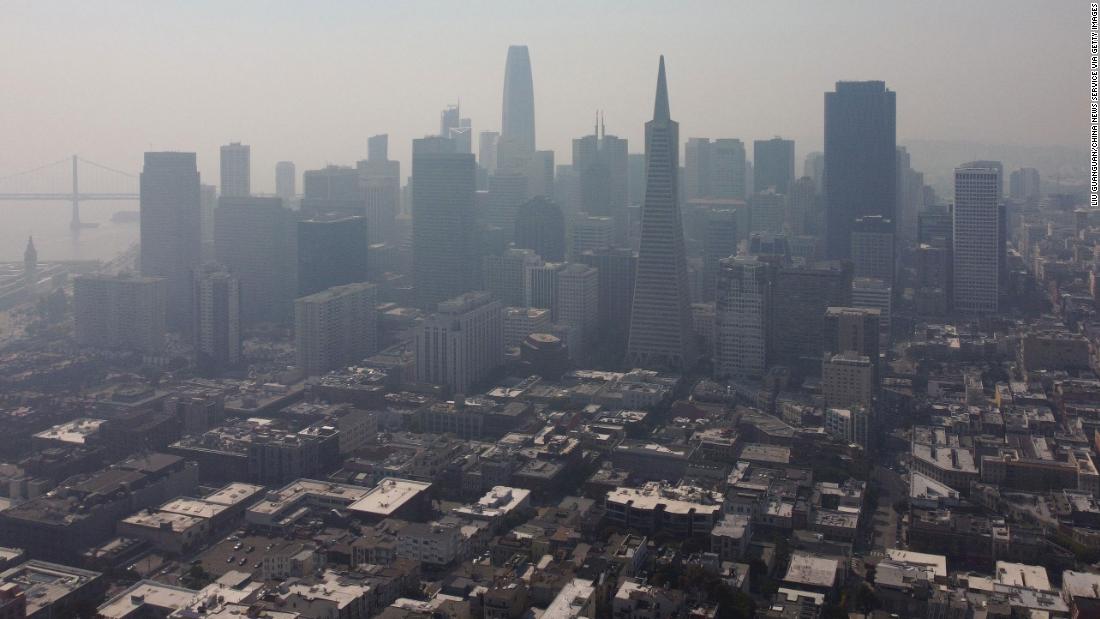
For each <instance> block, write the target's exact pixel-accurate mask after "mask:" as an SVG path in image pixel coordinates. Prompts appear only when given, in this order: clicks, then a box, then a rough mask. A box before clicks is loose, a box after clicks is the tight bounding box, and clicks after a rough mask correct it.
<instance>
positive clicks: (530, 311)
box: [502, 307, 551, 348]
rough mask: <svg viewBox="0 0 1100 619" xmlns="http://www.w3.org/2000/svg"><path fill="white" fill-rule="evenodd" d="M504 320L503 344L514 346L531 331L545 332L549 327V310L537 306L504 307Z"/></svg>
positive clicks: (520, 342)
mask: <svg viewBox="0 0 1100 619" xmlns="http://www.w3.org/2000/svg"><path fill="white" fill-rule="evenodd" d="M502 318H503V321H504V346H505V348H515V347H516V346H519V345H520V344H522V343H523V341H524V340H525V339H527V336H528V335H531V334H532V333H547V332H548V331H549V330H550V328H551V320H550V310H548V309H542V308H538V307H506V308H504V312H503V315H502Z"/></svg>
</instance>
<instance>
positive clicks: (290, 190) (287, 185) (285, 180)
mask: <svg viewBox="0 0 1100 619" xmlns="http://www.w3.org/2000/svg"><path fill="white" fill-rule="evenodd" d="M275 195H277V196H279V197H280V198H282V199H283V202H286V203H287V204H289V203H290V201H291V200H293V199H294V197H295V196H297V195H298V170H297V168H295V167H294V162H293V161H280V162H279V163H276V164H275Z"/></svg>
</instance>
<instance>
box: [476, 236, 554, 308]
mask: <svg viewBox="0 0 1100 619" xmlns="http://www.w3.org/2000/svg"><path fill="white" fill-rule="evenodd" d="M483 260H484V265H483V267H482V276H483V278H484V282H485V283H484V285H483V286H482V288H483V289H485V290H488V291H489V292H491V293H492V294H493V296H494V297H496V298H497V299H498V300H499V301H500V302H501V303H502V304H503V305H504V306H505V307H519V306H524V305H526V304H527V269H528V268H530V267H537V266H541V265H542V259H541V258H539V256H538V254H536V253H535V252H534V251H532V250H530V249H515V248H512V249H509V250H507V251H505V252H504V253H503V254H490V255H488V256H485V257H484V258H483Z"/></svg>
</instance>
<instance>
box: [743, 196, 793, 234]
mask: <svg viewBox="0 0 1100 619" xmlns="http://www.w3.org/2000/svg"><path fill="white" fill-rule="evenodd" d="M786 206H787V199H786V197H785V196H784V195H783V194H781V193H777V192H776V191H775V189H773V188H770V187H769V188H768V189H767V190H765V191H759V192H757V193H755V194H753V196H752V198H750V199H749V231H750V232H767V233H770V234H783V232H784V225H785V223H786V220H787V214H786V212H785V211H786Z"/></svg>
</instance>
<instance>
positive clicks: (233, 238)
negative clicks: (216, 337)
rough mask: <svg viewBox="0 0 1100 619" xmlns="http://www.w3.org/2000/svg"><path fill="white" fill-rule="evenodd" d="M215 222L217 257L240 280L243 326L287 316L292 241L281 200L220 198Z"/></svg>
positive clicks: (289, 218) (290, 223)
mask: <svg viewBox="0 0 1100 619" xmlns="http://www.w3.org/2000/svg"><path fill="white" fill-rule="evenodd" d="M214 221H215V226H214V255H215V257H216V260H217V262H218V264H221V265H223V266H225V267H226V268H227V269H229V272H230V273H232V274H233V275H234V276H235V277H236V278H237V280H238V282H239V284H240V292H241V294H240V318H241V323H242V326H244V327H245V328H247V327H250V326H253V325H255V324H256V323H258V322H281V321H287V320H289V318H290V315H291V310H292V307H291V300H292V299H293V298H294V296H295V292H296V286H295V280H296V277H295V271H294V260H295V257H294V256H295V249H294V246H295V241H294V238H293V235H294V228H293V221H292V214H291V212H290V211H289V210H287V209H286V208H283V201H282V199H281V198H261V197H244V198H228V197H222V198H221V199H220V200H219V205H218V209H217V210H216V211H215V217H214Z"/></svg>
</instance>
